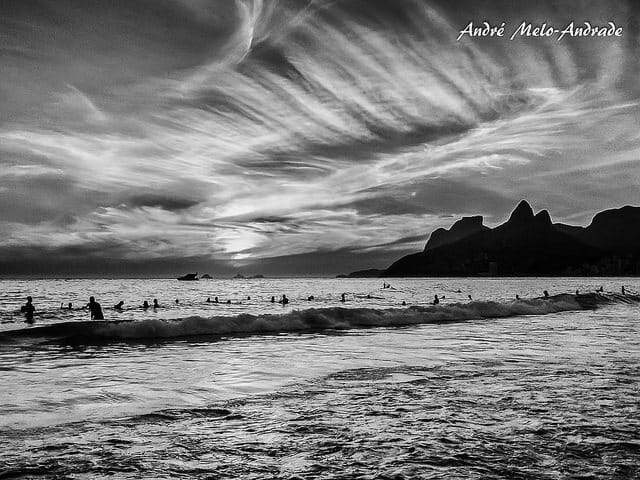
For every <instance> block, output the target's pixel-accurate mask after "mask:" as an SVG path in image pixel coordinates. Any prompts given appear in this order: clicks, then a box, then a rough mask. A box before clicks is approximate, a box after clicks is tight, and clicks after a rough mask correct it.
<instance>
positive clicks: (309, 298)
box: [307, 295, 316, 301]
mask: <svg viewBox="0 0 640 480" xmlns="http://www.w3.org/2000/svg"><path fill="white" fill-rule="evenodd" d="M315 298H316V297H314V296H313V295H309V296H308V297H307V300H309V301H311V300H315Z"/></svg>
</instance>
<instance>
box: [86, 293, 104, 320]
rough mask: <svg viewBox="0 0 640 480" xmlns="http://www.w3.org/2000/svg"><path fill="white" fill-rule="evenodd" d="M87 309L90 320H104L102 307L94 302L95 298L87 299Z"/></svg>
mask: <svg viewBox="0 0 640 480" xmlns="http://www.w3.org/2000/svg"><path fill="white" fill-rule="evenodd" d="M87 307H89V311H91V320H104V315H102V307H101V306H100V304H99V303H98V302H96V299H95V297H89V303H87Z"/></svg>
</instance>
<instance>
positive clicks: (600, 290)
mask: <svg viewBox="0 0 640 480" xmlns="http://www.w3.org/2000/svg"><path fill="white" fill-rule="evenodd" d="M596 292H601V293H602V292H604V288H603V286H602V285H600V288H599V289H597V290H596Z"/></svg>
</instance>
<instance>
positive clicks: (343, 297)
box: [340, 293, 347, 303]
mask: <svg viewBox="0 0 640 480" xmlns="http://www.w3.org/2000/svg"><path fill="white" fill-rule="evenodd" d="M346 295H347V294H346V293H343V294H342V295H340V301H341V302H342V303H344V302H346V301H347V298H346Z"/></svg>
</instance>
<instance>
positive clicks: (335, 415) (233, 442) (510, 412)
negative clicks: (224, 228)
mask: <svg viewBox="0 0 640 480" xmlns="http://www.w3.org/2000/svg"><path fill="white" fill-rule="evenodd" d="M386 281H387V282H388V283H391V288H383V281H382V280H379V279H255V280H209V281H204V280H203V281H199V282H189V283H186V282H178V281H176V280H42V281H1V282H0V320H1V321H2V322H3V323H2V324H0V327H1V328H0V478H291V479H293V478H345V479H346V478H399V479H400V478H447V479H449V478H569V477H571V478H637V477H638V475H640V470H639V469H638V465H639V464H640V441H639V436H638V432H639V431H640V415H639V412H638V407H639V401H638V398H640V397H639V393H640V387H639V385H640V384H639V380H640V335H639V331H640V327H639V325H640V321H639V313H640V306H639V305H638V303H637V301H635V300H634V299H636V298H637V297H635V296H634V295H633V294H634V293H635V292H637V290H638V288H639V286H640V285H639V282H638V281H637V280H636V279H611V278H609V279H600V278H598V279H568V278H553V279H548V278H545V279H387V280H386ZM622 285H625V287H626V289H627V292H628V293H629V294H630V295H627V296H626V297H622V296H621V295H619V292H620V287H621V286H622ZM600 286H603V287H604V289H605V295H602V296H600V297H599V298H603V299H605V300H606V301H602V302H598V305H597V308H595V309H591V308H587V309H584V308H581V306H580V305H579V304H577V303H575V302H573V300H572V297H574V293H575V290H576V289H578V290H579V291H580V292H587V291H594V290H595V289H597V288H598V287H600ZM543 290H548V291H549V293H550V294H551V295H552V296H555V295H557V294H567V295H566V296H561V297H554V298H553V299H552V300H547V301H545V300H543V299H534V297H540V296H541V293H542V291H543ZM607 291H610V292H616V293H617V294H616V295H614V294H607V293H606V292H607ZM342 293H346V300H347V301H346V302H344V303H343V302H341V301H340V298H341V294H342ZM282 294H286V295H287V297H288V298H289V299H290V301H291V302H290V303H289V304H288V305H287V306H285V307H283V306H282V305H280V304H277V303H271V302H270V300H271V297H272V296H275V297H276V300H277V299H279V298H280V297H281V295H282ZM435 294H438V295H439V297H440V299H441V300H440V304H439V305H438V306H431V305H430V303H431V302H432V300H433V296H434V295H435ZM516 294H517V295H519V296H520V297H521V298H522V299H523V300H522V301H515V300H514V299H515V295H516ZM26 295H31V296H33V299H34V304H35V306H36V309H37V310H36V316H35V323H34V324H33V325H32V326H31V325H27V324H25V323H24V322H23V318H22V317H21V315H20V313H19V307H20V305H21V304H22V303H24V298H25V297H26ZM89 295H94V296H95V297H96V299H97V300H98V301H99V302H100V303H101V304H102V306H103V309H104V313H105V319H106V320H107V321H108V322H111V321H114V320H127V321H126V322H120V323H109V324H108V325H106V326H104V325H101V324H100V323H98V322H93V323H92V322H90V320H89V317H88V315H89V314H88V311H87V310H82V309H80V310H71V311H68V310H64V309H60V304H61V303H64V304H65V305H66V304H67V303H68V302H72V303H73V304H74V306H76V307H80V306H82V305H83V304H86V301H87V299H88V296H89ZM310 295H313V296H314V299H313V300H307V298H308V297H309V296H310ZM469 295H471V300H470V299H469V297H468V296H469ZM216 296H217V297H218V298H219V301H220V302H222V303H219V304H211V303H207V302H206V299H207V297H210V298H211V299H213V298H214V297H216ZM249 297H250V298H249ZM443 297H444V298H443ZM153 298H157V299H158V300H159V302H160V304H161V305H162V308H159V309H157V310H155V311H154V310H153V308H150V309H148V310H146V311H144V310H142V309H141V308H139V306H140V304H141V303H142V301H143V300H145V299H146V300H148V301H149V302H151V301H152V300H153ZM176 299H178V303H176V302H175V300H176ZM227 299H230V300H231V304H226V303H224V302H226V301H227ZM119 300H124V301H125V302H126V303H125V310H124V311H122V312H117V311H115V310H113V309H111V308H110V307H111V306H112V305H114V304H115V303H117V302H118V301H119ZM403 302H404V303H406V305H403ZM545 302H546V303H545ZM96 325H97V326H96ZM246 325H251V328H248V329H247V328H244V327H243V326H246ZM43 327H44V329H43ZM47 329H48V330H47ZM43 332H44V333H43ZM83 332H89V333H90V334H89V335H84V336H83V335H82V333H83Z"/></svg>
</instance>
